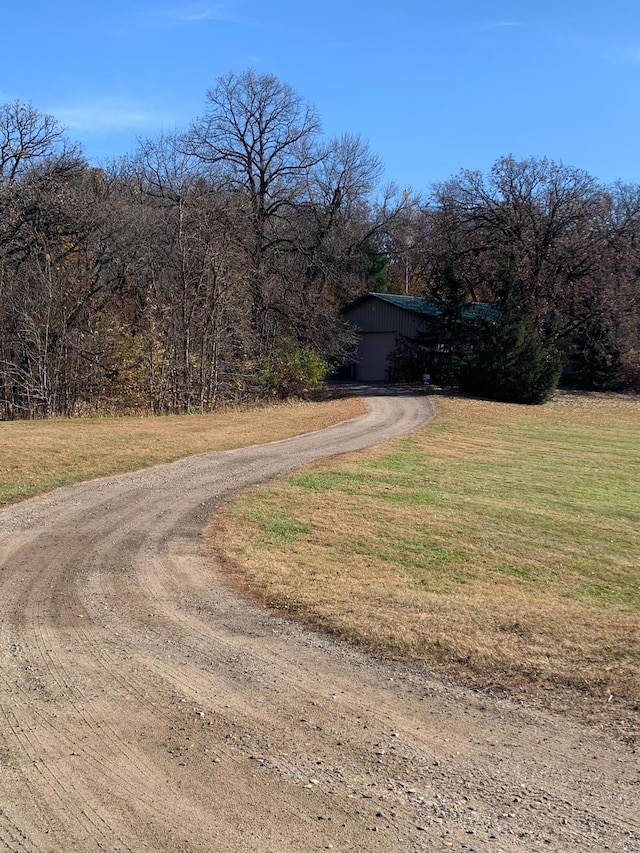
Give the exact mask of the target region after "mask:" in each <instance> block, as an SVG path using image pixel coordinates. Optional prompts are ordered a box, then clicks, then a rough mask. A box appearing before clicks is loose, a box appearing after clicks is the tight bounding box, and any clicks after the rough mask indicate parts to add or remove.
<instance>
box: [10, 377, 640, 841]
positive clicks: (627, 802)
mask: <svg viewBox="0 0 640 853" xmlns="http://www.w3.org/2000/svg"><path fill="white" fill-rule="evenodd" d="M360 393H362V395H363V396H366V397H367V400H368V402H369V413H368V414H367V415H366V416H364V417H362V418H358V419H356V420H354V421H351V422H347V423H344V424H340V425H338V426H336V427H332V428H331V429H329V430H324V431H321V432H317V433H312V434H308V435H305V436H299V437H297V438H294V439H288V440H286V441H281V442H275V443H273V444H269V445H264V446H261V447H251V448H246V449H244V450H237V451H230V452H225V453H211V454H205V455H203V456H198V457H193V458H191V459H186V460H183V461H181V462H178V463H173V464H171V465H165V466H160V467H158V468H154V469H150V470H146V471H144V472H137V473H134V474H131V475H127V476H122V477H110V478H105V479H102V480H99V481H95V482H92V483H84V484H81V485H78V486H75V487H72V488H67V489H61V490H59V491H57V492H53V493H50V494H48V495H45V496H43V497H41V498H38V499H34V500H30V501H26V502H25V503H23V504H19V505H16V506H13V507H11V508H9V509H6V510H4V511H2V512H0V850H7V851H29V853H59V851H65V853H76V851H77V853H85V851H89V850H100V849H102V850H109V851H135V853H144V851H154V852H160V853H161V851H196V852H198V851H199V853H210V852H211V851H229V853H239V851H243V853H244V851H259V852H260V853H267V851H277V853H286V851H314V850H326V849H334V850H340V851H342V850H353V851H371V850H380V851H394V853H396V852H397V853H402V851H421V850H427V849H434V850H439V849H443V850H444V849H452V848H453V849H459V850H463V849H466V850H470V849H476V847H479V845H484V844H485V843H486V844H491V845H492V847H493V849H494V850H501V851H502V850H504V851H508V850H523V849H526V850H531V851H535V850H542V849H544V850H549V849H556V850H563V851H573V850H575V851H577V850H580V851H584V850H587V851H589V850H596V849H597V850H601V849H606V846H608V847H609V849H612V850H616V851H620V853H624V851H632V850H634V851H637V850H638V849H640V848H639V845H638V842H639V839H640V825H639V822H638V818H637V812H636V809H635V794H636V792H637V783H638V776H637V764H636V763H634V762H635V760H634V756H633V755H631V754H630V752H629V750H628V749H626V748H625V747H624V746H623V745H621V744H617V743H614V742H612V741H610V740H608V739H607V737H606V736H605V735H604V734H602V733H599V732H598V731H595V730H587V729H584V728H579V727H576V726H574V725H573V724H571V723H570V722H567V721H563V720H560V719H558V718H550V717H546V716H544V715H542V714H534V713H533V712H528V711H526V710H525V709H521V708H517V707H515V706H512V705H510V704H509V703H506V702H504V701H496V700H492V699H490V698H489V697H483V696H480V695H478V694H473V693H470V692H466V691H464V690H463V689H461V688H455V687H451V686H445V685H443V684H440V683H437V682H433V681H430V680H429V679H428V677H427V676H426V675H425V674H424V673H423V672H421V671H419V670H416V669H412V668H410V667H404V666H402V665H399V664H397V663H393V662H383V661H379V660H374V659H372V658H370V657H367V656H366V655H364V654H361V653H359V652H358V651H357V650H353V649H350V648H348V647H346V646H344V645H342V644H340V643H336V642H333V641H331V640H330V639H327V638H323V637H321V636H319V635H317V634H314V633H312V632H308V631H305V630H303V629H302V628H300V627H299V626H297V625H293V624H290V623H287V622H286V621H283V620H281V619H277V618H274V617H273V616H270V615H269V614H267V613H265V612H263V611H261V610H258V609H256V608H254V607H253V606H252V605H250V604H248V603H246V602H243V601H242V600H239V599H238V598H237V597H235V596H234V595H233V594H232V593H230V592H229V591H228V590H227V589H226V588H225V587H224V586H223V585H222V584H220V583H219V582H218V581H217V579H216V568H215V566H211V565H209V564H208V563H207V560H206V557H205V554H204V551H203V547H202V544H201V540H200V531H201V529H202V526H203V524H204V523H205V522H206V520H207V518H208V516H209V514H210V513H211V511H212V510H213V509H214V508H215V507H216V506H217V505H219V504H220V503H221V502H222V501H223V500H225V499H226V498H227V497H229V496H231V495H233V494H236V493H238V492H239V491H240V490H242V489H244V488H246V487H248V486H250V485H252V484H255V483H258V482H261V481H264V480H266V479H268V478H271V477H274V476H277V475H279V474H281V473H284V472H286V471H290V470H292V469H294V468H296V467H299V466H300V465H303V464H306V463H307V462H310V461H312V460H314V459H317V458H319V457H322V456H327V455H331V454H334V453H338V452H346V451H349V450H355V449H358V448H361V447H364V446H366V445H369V444H372V443H375V442H379V441H385V440H387V439H391V438H394V437H397V436H399V435H402V434H404V433H406V432H408V431H410V430H412V429H415V428H417V427H419V426H421V425H423V424H425V423H426V422H427V421H428V420H429V418H430V417H431V416H432V414H433V404H432V402H431V400H430V399H429V398H428V397H427V396H426V395H425V394H424V393H409V392H405V393H400V392H399V391H398V390H397V389H387V388H377V389H376V388H364V389H360ZM634 785H635V786H636V787H634ZM474 845H475V846H474Z"/></svg>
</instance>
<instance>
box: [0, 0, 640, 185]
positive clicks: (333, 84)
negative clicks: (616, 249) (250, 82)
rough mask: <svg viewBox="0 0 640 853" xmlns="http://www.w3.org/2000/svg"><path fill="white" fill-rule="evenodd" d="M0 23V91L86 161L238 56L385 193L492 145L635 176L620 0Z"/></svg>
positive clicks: (636, 116)
mask: <svg viewBox="0 0 640 853" xmlns="http://www.w3.org/2000/svg"><path fill="white" fill-rule="evenodd" d="M2 27H3V49H2V53H1V54H0V103H3V102H7V101H14V100H16V99H18V100H21V101H24V102H29V103H32V104H33V105H34V106H35V107H37V108H38V109H40V110H42V111H44V112H48V113H51V114H52V115H54V116H56V118H57V119H58V120H59V121H60V122H61V123H62V124H64V125H65V126H66V127H67V131H68V135H69V136H70V137H71V138H72V139H74V140H76V141H78V142H81V143H82V144H83V145H84V148H85V153H86V155H87V157H88V159H89V160H90V162H92V163H93V164H99V163H100V162H103V161H105V160H108V159H109V158H110V157H111V156H117V155H120V154H125V153H128V152H131V151H132V150H133V149H134V148H135V144H136V140H137V139H138V138H139V137H145V136H154V135H155V134H157V133H158V132H160V131H162V130H164V131H172V130H174V129H178V130H181V129H185V128H186V127H187V125H188V124H189V122H190V121H191V120H192V119H193V118H195V117H196V116H198V115H200V114H201V113H202V112H203V110H204V107H205V92H206V90H207V89H208V88H210V87H211V86H213V85H214V84H215V81H216V79H217V78H218V77H219V76H220V75H222V74H226V73H227V72H229V71H234V72H238V73H241V72H243V71H245V70H247V69H249V68H253V69H255V70H256V71H257V72H258V73H270V74H275V75H276V76H277V77H278V78H279V79H280V80H282V81H283V82H286V83H289V84H290V85H291V86H292V87H293V88H294V89H296V91H297V92H298V93H299V94H300V95H302V96H303V97H304V98H305V100H307V101H309V102H310V103H312V104H314V105H315V107H316V108H317V110H318V111H319V113H320V116H321V118H322V121H323V126H324V129H325V132H326V133H327V135H329V136H334V135H337V134H339V133H341V132H344V131H348V132H350V133H355V134H360V135H362V136H363V137H364V138H365V139H367V140H368V142H369V144H370V146H371V149H372V150H373V151H375V152H376V153H377V154H378V155H379V156H380V157H381V159H382V161H383V163H384V165H385V176H386V178H387V179H388V180H390V181H394V182H396V183H397V184H399V186H400V187H401V188H404V187H409V186H410V187H412V188H413V189H414V190H418V191H427V190H428V189H429V187H430V186H431V184H432V183H434V182H438V181H443V180H446V179H447V178H449V177H451V176H452V175H454V174H456V173H457V172H458V171H459V170H460V169H463V168H469V169H480V170H481V171H486V170H488V169H489V168H490V166H491V164H492V163H493V162H494V161H495V160H496V159H497V158H498V157H500V156H501V155H505V154H514V155H515V156H516V157H527V156H530V155H536V156H545V155H546V156H548V157H550V158H551V159H554V160H561V161H562V162H564V163H565V164H566V165H568V166H574V167H577V168H582V169H585V170H587V171H588V172H590V173H591V174H592V175H593V176H594V177H596V178H598V179H599V180H601V181H603V182H612V181H614V180H616V179H621V180H623V181H625V182H632V183H640V146H639V144H638V143H639V141H640V140H639V136H640V109H639V107H640V3H638V0H554V2H550V0H528V2H518V0H447V2H443V0H393V2H391V0H368V2H364V0H296V2H293V0H227V2H209V0H201V2H198V0H193V2H191V0H128V2H123V0H109V2H102V0H83V2H79V0H71V2H68V0H56V2H52V0H46V2H44V0H30V2H24V0H23V2H22V3H7V4H6V8H5V9H3V12H2Z"/></svg>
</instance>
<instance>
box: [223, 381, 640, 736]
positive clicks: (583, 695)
mask: <svg viewBox="0 0 640 853" xmlns="http://www.w3.org/2000/svg"><path fill="white" fill-rule="evenodd" d="M437 405H438V415H437V418H436V420H435V421H433V422H432V424H430V425H429V426H428V427H426V428H425V429H423V430H422V431H420V432H419V433H416V434H413V435H412V436H410V437H408V438H404V439H401V440H398V441H396V442H393V443H391V444H387V445H384V446H382V447H377V448H374V449H372V450H368V451H362V452H359V453H356V454H350V455H349V456H346V457H340V458H337V459H333V460H328V461H325V462H321V463H318V464H315V465H313V466H312V467H310V468H307V469H305V470H303V471H301V472H298V473H295V474H293V475H290V476H287V477H286V478H284V479H282V480H279V481H277V482H274V483H271V484H267V485H265V486H262V487H259V488H258V489H256V490H254V491H252V492H250V493H248V494H246V495H244V496H242V497H240V498H239V499H238V500H236V501H234V502H233V503H232V504H230V505H228V506H227V507H226V508H225V509H224V510H223V512H222V513H221V514H218V515H216V516H215V517H214V519H213V521H212V524H211V526H210V528H209V531H208V533H209V540H210V542H211V547H212V548H213V549H214V550H215V551H216V554H217V556H218V557H219V558H221V559H223V560H224V561H225V564H226V566H227V568H228V571H229V572H230V574H231V575H232V577H233V578H234V580H235V582H237V583H240V584H241V585H242V586H243V587H244V588H245V589H246V590H248V591H250V592H251V593H252V594H253V595H256V596H258V597H259V598H260V599H261V600H262V601H264V602H265V603H266V604H268V605H270V606H272V607H275V608H280V609H283V610H286V611H287V612H288V613H290V614H295V615H296V617H298V618H303V619H305V620H307V621H310V622H312V623H314V624H316V625H318V626H321V627H323V628H324V629H326V630H329V631H331V632H333V633H335V634H337V635H339V636H342V637H346V638H349V639H351V640H354V641H356V642H358V643H361V644H363V645H364V646H366V647H367V648H369V649H371V650H374V651H379V652H382V653H384V654H390V655H393V656H398V657H402V658H405V659H409V660H414V661H423V662H425V663H426V664H427V666H428V667H429V669H430V670H431V671H433V672H435V673H438V674H440V675H444V676H450V677H453V678H456V679H459V680H462V681H464V682H466V683H469V684H473V685H476V686H480V687H483V688H486V689H493V690H498V691H506V692H507V693H508V694H510V695H512V696H522V697H526V698H527V699H528V701H533V702H534V703H539V704H542V705H544V706H546V707H552V708H556V709H559V710H560V709H564V710H571V711H572V712H574V713H578V714H580V715H581V716H582V717H583V718H586V719H589V720H592V721H605V722H607V723H609V724H611V725H613V726H615V727H616V728H617V730H618V732H619V733H620V734H621V735H622V736H624V737H626V738H629V739H632V738H633V737H634V736H637V735H638V731H637V728H636V727H637V723H638V719H639V717H640V715H639V713H638V712H639V711H640V401H639V400H638V399H637V398H636V399H627V398H623V397H618V396H615V395H614V396H605V395H598V396H593V395H591V396H590V395H559V396H558V397H556V398H555V399H554V401H552V402H550V403H548V404H546V405H544V406H535V407H525V406H515V405H513V406H512V405H505V404H493V403H488V402H481V401H476V400H469V399H463V398H456V397H446V396H442V397H439V398H438V400H437ZM221 542H222V543H224V545H223V547H222V548H221V546H220V544H219V543H221Z"/></svg>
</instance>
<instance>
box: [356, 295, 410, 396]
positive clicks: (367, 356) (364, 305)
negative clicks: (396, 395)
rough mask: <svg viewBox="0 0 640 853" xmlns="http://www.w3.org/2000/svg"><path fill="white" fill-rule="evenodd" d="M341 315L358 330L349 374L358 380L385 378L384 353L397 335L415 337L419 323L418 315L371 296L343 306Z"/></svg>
mask: <svg viewBox="0 0 640 853" xmlns="http://www.w3.org/2000/svg"><path fill="white" fill-rule="evenodd" d="M344 316H345V319H346V320H347V322H349V323H351V325H353V326H355V327H356V329H357V330H358V332H359V338H358V346H357V349H356V353H355V360H354V365H353V368H352V374H353V378H354V379H357V380H359V381H361V382H384V381H385V380H387V379H389V362H388V361H387V356H388V355H389V354H390V353H391V352H393V350H394V349H395V348H396V346H397V343H398V338H399V337H400V336H401V335H404V336H405V337H408V338H413V337H415V335H416V334H417V332H418V331H419V329H420V328H422V325H423V322H422V318H420V317H419V316H417V315H415V314H412V313H410V312H409V311H404V310H403V309H402V308H398V307H397V306H395V305H392V304H390V303H388V302H384V301H383V300H381V299H376V298H375V297H371V298H370V299H364V300H362V301H361V302H359V303H358V304H357V305H354V306H353V307H352V308H349V309H347V311H345V314H344Z"/></svg>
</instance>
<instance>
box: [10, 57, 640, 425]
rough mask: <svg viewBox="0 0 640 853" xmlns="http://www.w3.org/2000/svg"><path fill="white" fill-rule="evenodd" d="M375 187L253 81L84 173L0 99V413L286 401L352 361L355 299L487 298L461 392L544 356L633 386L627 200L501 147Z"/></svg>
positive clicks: (300, 104)
mask: <svg viewBox="0 0 640 853" xmlns="http://www.w3.org/2000/svg"><path fill="white" fill-rule="evenodd" d="M382 176H383V167H382V163H381V162H380V160H379V159H378V158H377V157H376V156H375V155H374V154H373V153H372V152H371V151H370V149H369V146H368V144H367V142H366V141H364V140H363V139H361V138H360V137H357V136H354V135H350V134H344V135H342V136H340V137H338V138H335V139H326V138H325V136H324V135H323V133H322V130H321V124H320V119H319V116H318V115H317V113H316V111H315V110H314V109H313V108H312V107H311V106H310V105H309V104H307V103H306V102H305V101H304V100H303V99H302V98H301V97H300V96H299V95H298V94H297V93H296V92H295V91H294V90H293V89H292V88H291V87H289V86H288V85H286V84H284V83H282V82H281V81H279V80H277V79H276V78H275V77H273V76H271V75H258V74H256V73H255V72H253V71H247V72H245V73H243V74H239V75H236V74H228V75H226V76H224V77H221V78H220V79H219V80H218V81H217V83H216V85H215V86H214V87H213V88H212V89H210V90H209V91H208V92H207V94H206V101H205V109H204V111H203V114H202V116H200V117H198V118H196V119H195V120H194V121H193V122H192V123H191V126H190V127H189V128H188V129H187V130H186V131H184V132H180V133H174V134H165V135H161V136H158V137H156V138H153V139H148V140H144V141H141V142H140V143H139V145H138V148H137V150H136V151H135V152H133V153H132V154H131V155H129V156H127V157H123V158H118V159H114V160H113V161H112V162H111V163H109V164H108V165H106V166H104V167H103V168H101V169H96V168H91V167H90V166H89V165H88V164H87V162H86V160H85V158H84V156H83V152H82V150H81V149H80V148H79V146H77V145H75V144H74V143H73V142H71V141H69V140H68V138H67V137H66V135H65V133H64V131H63V128H62V127H61V126H60V125H59V124H58V122H57V121H56V120H55V119H54V118H52V117H50V116H47V115H44V114H42V113H40V112H39V111H38V110H36V109H35V108H34V107H32V106H30V105H26V104H22V103H19V102H16V103H13V104H6V105H4V106H1V107H0V418H5V419H6V418H19V417H47V416H51V415H59V414H61V415H73V414H78V413H89V412H94V411H100V412H108V411H114V412H115V411H140V410H144V411H149V412H153V413H161V412H186V411H199V412H202V411H209V410H210V409H212V408H213V407H215V406H216V405H217V404H218V403H220V402H226V401H244V400H248V399H254V398H256V397H259V396H264V395H271V394H281V395H286V394H288V393H296V392H298V391H300V389H301V388H302V387H304V386H308V385H309V384H310V383H311V384H312V383H313V382H317V381H319V380H320V379H321V378H322V377H323V376H324V374H325V372H326V370H327V369H331V368H334V367H338V366H339V365H340V364H341V363H343V362H344V361H346V360H347V359H348V358H349V355H350V353H351V351H352V347H353V341H354V336H353V331H352V330H351V329H349V328H348V327H347V326H346V325H345V323H344V322H343V320H342V318H341V313H340V312H341V309H342V308H343V307H344V306H345V304H347V303H348V302H349V301H350V300H352V299H353V298H355V297H356V296H358V295H360V294H361V293H362V292H364V291H366V290H378V291H380V290H383V291H384V290H386V291H390V292H399V293H410V294H414V295H424V296H428V297H430V298H434V299H439V300H441V301H442V303H443V305H446V306H448V310H449V315H450V318H451V323H450V326H449V332H448V334H450V333H451V329H455V318H456V311H458V310H461V309H462V307H463V306H464V305H465V304H468V303H469V302H471V301H482V302H488V303H491V304H492V305H495V306H497V308H498V313H497V314H496V315H495V316H496V317H500V321H499V322H497V321H496V322H494V323H493V324H492V325H491V327H490V328H487V329H486V330H485V332H486V334H485V339H484V344H483V345H484V349H483V347H482V346H480V345H478V347H477V358H476V361H475V366H476V376H475V379H474V377H473V371H472V369H471V366H470V365H469V364H467V365H466V368H465V370H466V374H464V375H463V372H461V371H458V374H459V375H458V374H457V375H455V376H453V377H451V376H450V377H449V379H450V380H451V381H456V382H459V383H464V381H465V378H466V381H467V382H469V383H471V384H472V385H473V383H476V386H477V383H478V382H480V381H481V380H482V378H484V379H486V377H487V376H489V375H490V374H491V370H492V369H493V370H494V372H495V373H496V375H498V374H505V372H506V373H508V370H509V359H511V362H513V363H517V362H518V358H519V360H520V361H519V363H520V364H522V363H527V364H530V363H533V361H535V358H538V363H539V365H540V367H541V370H542V372H543V373H544V372H545V371H547V373H549V372H551V373H554V372H555V373H557V372H558V371H559V365H560V364H564V365H565V366H566V365H569V366H570V371H572V372H571V373H570V374H568V375H571V376H572V377H573V379H574V380H575V382H576V383H581V384H583V385H585V386H586V387H614V386H615V387H617V386H618V385H620V386H622V385H625V384H626V385H627V386H630V385H633V383H634V382H635V383H636V385H637V383H638V372H639V370H638V343H637V342H638V332H639V323H640V304H639V301H640V300H639V289H638V271H639V255H638V252H639V251H640V248H639V247H640V188H638V187H634V186H624V185H616V186H613V187H605V186H601V185H599V184H598V183H597V182H596V181H595V180H594V179H593V178H591V177H590V176H588V175H587V174H586V173H583V172H580V171H577V170H572V169H569V168H567V167H564V166H562V165H558V164H555V163H552V162H550V161H547V160H544V159H532V160H526V161H516V160H514V159H513V158H510V157H507V158H503V159H501V160H500V161H498V163H497V164H496V165H495V166H494V168H493V169H492V170H491V172H490V174H489V175H487V176H483V175H481V174H479V173H475V172H462V173H461V174H460V175H459V176H457V177H455V178H453V179H452V180H450V181H448V182H446V183H443V184H441V185H439V186H437V187H435V188H433V190H432V192H431V193H430V194H429V195H428V196H426V197H420V196H418V195H417V194H414V193H412V192H410V191H407V190H405V191H404V192H399V191H398V190H397V189H396V188H395V187H393V186H391V185H384V184H383V183H382ZM518 347H520V352H519V353H518ZM498 351H500V352H503V353H505V354H506V355H505V359H506V360H503V362H502V363H501V366H500V367H499V369H498V367H497V365H499V364H500V362H499V359H498V358H497V353H498ZM514 352H515V353H516V356H517V357H516V358H513V357H512V356H513V353H514ZM506 356H508V358H506ZM534 356H535V358H534ZM482 358H484V359H485V362H486V363H484V364H483V362H482ZM555 373H554V375H555ZM444 378H446V377H444ZM477 387H480V386H477ZM480 390H482V389H480Z"/></svg>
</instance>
